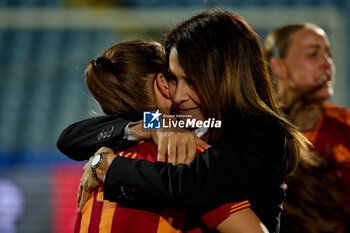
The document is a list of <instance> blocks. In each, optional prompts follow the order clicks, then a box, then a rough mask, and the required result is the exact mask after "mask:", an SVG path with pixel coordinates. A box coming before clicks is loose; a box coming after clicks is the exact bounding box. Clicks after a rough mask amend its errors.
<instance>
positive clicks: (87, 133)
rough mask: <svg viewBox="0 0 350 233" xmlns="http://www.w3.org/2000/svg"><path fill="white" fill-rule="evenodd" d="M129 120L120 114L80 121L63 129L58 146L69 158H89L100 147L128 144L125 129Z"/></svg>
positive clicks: (79, 159) (80, 159)
mask: <svg viewBox="0 0 350 233" xmlns="http://www.w3.org/2000/svg"><path fill="white" fill-rule="evenodd" d="M128 123H129V121H128V120H126V119H123V118H120V117H119V116H116V115H113V116H102V117H95V118H90V119H86V120H83V121H79V122H77V123H74V124H72V125H70V126H68V127H67V128H66V129H64V130H63V132H62V133H61V135H60V137H59V139H58V140H57V148H58V149H59V150H60V151H61V152H62V153H63V154H65V155H67V156H68V157H69V158H71V159H74V160H77V161H82V160H87V159H89V158H90V157H91V156H92V155H93V154H94V153H95V152H96V151H97V150H98V149H99V148H100V147H102V146H106V147H110V148H115V147H117V146H128V145H129V144H128V142H127V141H126V140H124V139H123V131H124V127H125V126H126V124H128Z"/></svg>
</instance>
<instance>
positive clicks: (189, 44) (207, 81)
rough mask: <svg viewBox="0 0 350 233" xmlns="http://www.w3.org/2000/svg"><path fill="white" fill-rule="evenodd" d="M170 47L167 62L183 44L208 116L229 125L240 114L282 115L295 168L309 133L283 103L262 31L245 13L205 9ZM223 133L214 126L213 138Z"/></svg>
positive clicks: (175, 33)
mask: <svg viewBox="0 0 350 233" xmlns="http://www.w3.org/2000/svg"><path fill="white" fill-rule="evenodd" d="M164 48H165V53H166V59H167V60H166V62H167V64H168V63H169V54H170V51H171V49H172V48H176V49H177V53H178V57H179V63H180V65H181V67H182V68H183V70H184V72H185V73H186V75H187V82H188V83H190V84H193V85H192V86H193V88H194V89H195V90H196V92H197V94H198V96H199V98H200V100H201V103H202V111H203V113H204V115H205V117H207V118H209V117H211V118H215V119H220V120H222V122H223V125H224V124H225V123H228V124H229V122H230V121H232V119H233V118H232V117H233V115H235V114H239V115H241V116H243V117H244V118H248V117H249V116H254V115H268V116H271V117H273V118H276V119H278V120H279V121H280V122H281V123H282V125H283V126H284V128H285V129H286V131H287V133H288V134H289V137H288V157H287V172H291V171H293V170H294V169H295V167H296V164H297V161H298V158H299V150H300V149H301V148H303V147H304V148H305V145H306V141H305V138H304V137H303V136H302V135H301V134H300V133H299V132H298V131H297V130H296V129H295V128H294V126H292V125H291V124H290V123H289V121H288V120H286V118H285V117H284V114H283V113H282V112H281V110H280V109H279V108H278V106H277V103H276V102H275V101H276V100H275V93H274V89H273V87H272V84H271V80H270V76H269V73H268V71H267V67H266V64H265V61H264V57H263V55H262V51H261V47H260V45H259V41H258V37H257V34H256V33H255V32H254V31H253V30H252V29H251V28H250V26H249V25H248V24H247V23H246V22H245V21H244V20H243V19H242V18H240V17H239V16H238V15H236V14H234V13H232V12H229V11H224V10H220V9H215V10H212V11H207V12H204V13H201V14H199V15H196V16H194V17H192V18H191V19H189V20H187V21H185V22H183V23H181V24H180V25H178V26H177V27H175V28H174V29H173V30H171V31H170V32H169V33H168V34H167V35H166V36H165V39H164ZM221 134H222V131H221V129H212V130H211V131H208V137H209V140H208V141H209V143H213V142H214V143H215V142H216V141H217V140H218V139H219V137H220V136H221Z"/></svg>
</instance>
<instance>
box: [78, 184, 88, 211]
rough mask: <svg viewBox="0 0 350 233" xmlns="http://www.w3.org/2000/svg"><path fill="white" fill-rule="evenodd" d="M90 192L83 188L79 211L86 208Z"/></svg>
mask: <svg viewBox="0 0 350 233" xmlns="http://www.w3.org/2000/svg"><path fill="white" fill-rule="evenodd" d="M89 196H90V193H89V192H86V191H85V189H83V190H82V195H81V200H80V203H79V208H78V212H81V211H82V209H83V208H84V206H85V204H86V202H87V201H88V200H89Z"/></svg>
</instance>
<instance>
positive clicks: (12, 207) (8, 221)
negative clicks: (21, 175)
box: [0, 179, 24, 233]
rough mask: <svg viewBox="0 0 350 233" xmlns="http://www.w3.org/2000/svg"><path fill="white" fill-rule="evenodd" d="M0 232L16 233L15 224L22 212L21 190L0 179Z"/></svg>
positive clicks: (22, 197)
mask: <svg viewBox="0 0 350 233" xmlns="http://www.w3.org/2000/svg"><path fill="white" fill-rule="evenodd" d="M0 190H1V195H0V232H1V233H16V232H17V231H16V224H17V222H18V220H19V219H20V217H21V215H22V214H23V212H24V196H23V192H22V190H21V189H20V188H19V187H18V186H17V185H16V184H14V183H13V182H11V181H10V180H7V179H0Z"/></svg>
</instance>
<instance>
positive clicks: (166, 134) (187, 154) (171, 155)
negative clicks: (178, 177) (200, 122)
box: [151, 129, 210, 165]
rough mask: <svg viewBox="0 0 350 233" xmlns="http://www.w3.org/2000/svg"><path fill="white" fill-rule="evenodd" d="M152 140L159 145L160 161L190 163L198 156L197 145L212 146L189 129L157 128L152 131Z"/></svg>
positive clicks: (205, 147)
mask: <svg viewBox="0 0 350 233" xmlns="http://www.w3.org/2000/svg"><path fill="white" fill-rule="evenodd" d="M151 137H152V140H153V141H154V142H155V143H156V144H157V145H158V157H157V158H158V161H162V162H168V163H172V164H174V165H176V164H180V163H186V164H189V163H190V162H191V161H192V160H193V159H194V157H195V156H196V150H197V145H198V146H200V147H202V148H203V149H207V148H209V147H210V145H208V144H207V143H206V142H204V141H203V140H202V139H200V138H199V137H197V135H195V134H194V133H192V132H191V131H189V130H187V129H176V130H174V129H169V130H164V129H162V130H157V131H152V132H151Z"/></svg>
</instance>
